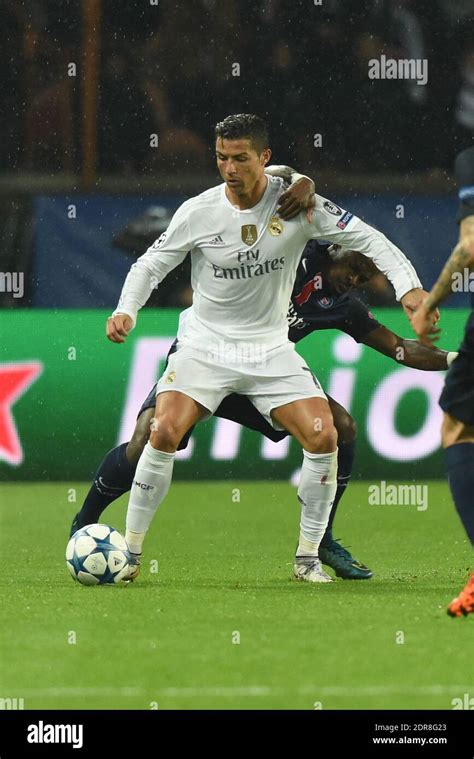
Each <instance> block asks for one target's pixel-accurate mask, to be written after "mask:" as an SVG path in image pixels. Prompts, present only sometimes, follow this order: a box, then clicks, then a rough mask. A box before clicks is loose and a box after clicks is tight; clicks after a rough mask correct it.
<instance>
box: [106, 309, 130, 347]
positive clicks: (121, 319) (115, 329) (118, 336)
mask: <svg viewBox="0 0 474 759" xmlns="http://www.w3.org/2000/svg"><path fill="white" fill-rule="evenodd" d="M132 327H133V321H132V319H131V318H130V317H129V316H127V314H115V315H114V316H109V318H108V319H107V324H106V334H107V337H108V339H109V340H111V341H112V342H113V343H124V342H125V338H126V337H127V335H128V333H129V332H130V330H131V329H132Z"/></svg>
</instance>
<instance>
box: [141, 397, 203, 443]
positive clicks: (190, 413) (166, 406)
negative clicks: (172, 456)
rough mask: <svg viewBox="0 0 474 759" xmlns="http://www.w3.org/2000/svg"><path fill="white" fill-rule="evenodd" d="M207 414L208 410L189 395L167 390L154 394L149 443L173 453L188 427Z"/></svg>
mask: <svg viewBox="0 0 474 759" xmlns="http://www.w3.org/2000/svg"><path fill="white" fill-rule="evenodd" d="M208 415H209V411H208V410H207V409H206V408H204V406H202V405H201V404H200V403H198V402H197V401H195V400H193V399H192V398H190V397H189V395H185V394H184V393H180V392H179V391H177V390H169V391H167V392H165V393H159V394H158V395H157V396H156V407H155V414H154V417H153V419H152V420H151V424H150V444H151V445H152V446H153V448H156V449H157V450H159V451H165V452H166V453H174V452H175V451H176V449H177V447H178V445H179V442H180V440H181V439H182V437H183V436H184V435H185V434H186V432H187V431H188V430H189V428H190V427H192V426H193V425H194V424H196V423H197V422H199V421H200V419H203V418H204V417H206V416H208Z"/></svg>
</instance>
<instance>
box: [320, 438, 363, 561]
mask: <svg viewBox="0 0 474 759" xmlns="http://www.w3.org/2000/svg"><path fill="white" fill-rule="evenodd" d="M355 448H356V441H355V440H353V441H352V442H350V443H340V444H339V449H338V454H337V490H336V496H335V498H334V503H333V506H332V509H331V513H330V515H329V522H328V526H327V528H326V532H325V533H324V536H323V539H322V541H321V545H322V546H323V547H324V546H325V545H327V544H329V543H330V542H331V540H332V539H333V537H332V525H333V522H334V517H335V516H336V511H337V507H338V506H339V502H340V500H341V498H342V496H343V495H344V493H345V492H346V488H347V486H348V484H349V480H350V478H351V473H352V467H353V464H354V456H355Z"/></svg>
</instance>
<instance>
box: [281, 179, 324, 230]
mask: <svg viewBox="0 0 474 759" xmlns="http://www.w3.org/2000/svg"><path fill="white" fill-rule="evenodd" d="M314 189H315V188H314V182H313V180H312V179H309V178H308V177H300V179H298V180H297V181H296V182H294V183H293V184H291V185H290V186H289V188H288V189H287V190H286V191H285V192H284V193H283V195H281V196H280V201H279V207H278V209H277V211H278V215H279V216H280V217H281V218H282V219H283V220H284V221H288V220H289V219H292V218H293V217H294V216H297V215H298V214H299V213H300V212H301V211H304V209H306V218H307V219H308V221H309V222H311V221H312V220H313V208H314V206H315V204H316V196H315V194H314Z"/></svg>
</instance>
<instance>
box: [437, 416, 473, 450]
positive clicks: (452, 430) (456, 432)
mask: <svg viewBox="0 0 474 759" xmlns="http://www.w3.org/2000/svg"><path fill="white" fill-rule="evenodd" d="M441 440H442V444H443V448H449V446H450V445H456V444H457V443H474V427H473V426H472V425H471V424H464V422H461V421H459V419H456V418H455V417H454V416H451V414H447V413H446V412H444V414H443V424H442V426H441Z"/></svg>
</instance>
